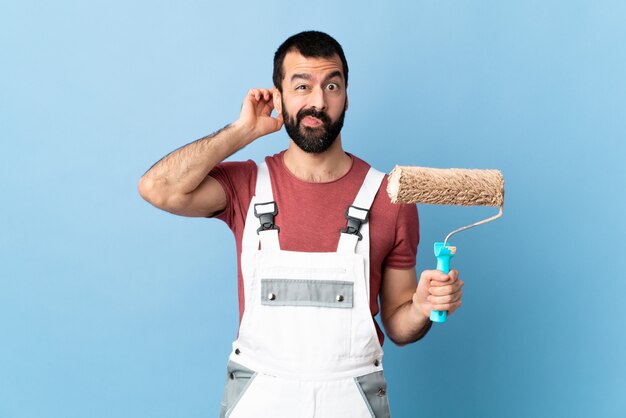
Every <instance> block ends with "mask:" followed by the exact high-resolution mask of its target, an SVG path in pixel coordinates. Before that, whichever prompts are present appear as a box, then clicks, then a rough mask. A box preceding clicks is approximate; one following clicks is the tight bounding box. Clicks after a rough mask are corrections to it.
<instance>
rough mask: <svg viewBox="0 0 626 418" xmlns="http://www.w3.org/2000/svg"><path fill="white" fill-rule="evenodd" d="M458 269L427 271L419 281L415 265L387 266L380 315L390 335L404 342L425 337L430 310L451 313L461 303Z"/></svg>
mask: <svg viewBox="0 0 626 418" xmlns="http://www.w3.org/2000/svg"><path fill="white" fill-rule="evenodd" d="M458 277H459V273H458V271H456V270H450V274H444V273H442V272H440V271H437V270H425V271H423V272H422V274H421V276H420V281H419V284H418V283H417V274H416V272H415V268H412V269H407V270H400V269H393V268H386V269H385V271H384V272H383V281H382V287H381V290H380V314H381V318H382V321H383V326H384V327H385V331H386V332H387V335H388V336H389V338H390V339H391V340H392V341H393V342H394V343H396V344H398V345H405V344H409V343H412V342H415V341H417V340H419V339H420V338H422V337H423V336H424V334H425V333H426V331H428V329H429V327H430V320H429V316H430V311H431V310H433V309H434V310H442V311H448V314H452V313H453V312H454V311H456V310H457V309H458V308H459V306H461V296H462V295H463V291H462V290H461V289H462V288H463V281H462V280H460V279H459V278H458Z"/></svg>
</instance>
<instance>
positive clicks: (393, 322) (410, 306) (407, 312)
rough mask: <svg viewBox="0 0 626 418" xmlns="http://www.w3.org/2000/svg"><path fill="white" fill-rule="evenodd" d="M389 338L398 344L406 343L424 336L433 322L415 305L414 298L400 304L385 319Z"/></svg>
mask: <svg viewBox="0 0 626 418" xmlns="http://www.w3.org/2000/svg"><path fill="white" fill-rule="evenodd" d="M384 325H385V330H386V331H387V335H388V336H389V338H390V339H391V340H392V341H393V342H394V343H396V344H397V345H406V344H410V343H413V342H415V341H417V340H419V339H420V338H422V337H423V336H424V335H426V333H427V332H428V330H429V329H430V327H431V325H432V322H431V321H430V319H429V318H428V317H427V316H425V315H424V314H423V313H422V310H421V309H420V308H418V307H417V306H415V304H414V302H413V300H409V301H407V302H406V303H404V304H402V305H400V306H399V307H398V308H397V309H396V310H395V311H394V312H393V313H392V314H391V315H389V316H388V317H387V318H386V319H385V320H384Z"/></svg>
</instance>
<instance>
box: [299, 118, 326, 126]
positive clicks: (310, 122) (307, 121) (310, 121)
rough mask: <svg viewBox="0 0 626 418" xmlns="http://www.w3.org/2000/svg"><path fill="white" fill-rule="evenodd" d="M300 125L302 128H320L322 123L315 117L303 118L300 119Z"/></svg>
mask: <svg viewBox="0 0 626 418" xmlns="http://www.w3.org/2000/svg"><path fill="white" fill-rule="evenodd" d="M302 124H303V125H304V126H309V127H316V126H321V125H323V124H324V123H323V122H322V121H321V120H319V119H318V118H316V117H313V116H305V117H304V118H302Z"/></svg>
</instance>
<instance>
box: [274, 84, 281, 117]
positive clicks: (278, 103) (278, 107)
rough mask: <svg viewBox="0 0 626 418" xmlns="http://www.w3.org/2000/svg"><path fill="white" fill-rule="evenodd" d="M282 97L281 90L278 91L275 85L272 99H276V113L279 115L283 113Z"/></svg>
mask: <svg viewBox="0 0 626 418" xmlns="http://www.w3.org/2000/svg"><path fill="white" fill-rule="evenodd" d="M280 99H281V95H280V91H278V89H277V88H276V87H273V89H272V100H273V101H274V109H276V113H278V114H279V115H280V114H281V113H283V103H282V101H281V100H280Z"/></svg>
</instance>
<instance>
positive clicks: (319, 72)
mask: <svg viewBox="0 0 626 418" xmlns="http://www.w3.org/2000/svg"><path fill="white" fill-rule="evenodd" d="M283 70H284V74H285V77H284V78H283V82H282V87H283V92H282V95H281V97H280V108H279V107H278V106H276V105H277V103H275V106H276V108H277V110H279V111H281V110H282V115H283V119H284V123H285V129H286V130H287V133H288V134H289V136H290V137H291V139H292V140H293V141H294V142H295V144H296V145H297V146H298V147H300V149H302V150H303V151H305V152H309V153H322V152H324V151H326V150H327V149H328V148H330V146H331V145H332V144H333V143H334V142H335V140H336V139H337V137H339V134H340V132H341V128H342V127H343V120H344V116H345V112H346V109H347V104H348V102H347V100H348V99H347V94H346V86H345V80H344V76H343V66H342V64H341V59H340V58H339V57H338V56H337V55H334V56H332V57H330V58H306V57H303V56H302V55H301V54H300V53H298V52H289V53H287V55H286V56H285V60H284V62H283Z"/></svg>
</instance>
